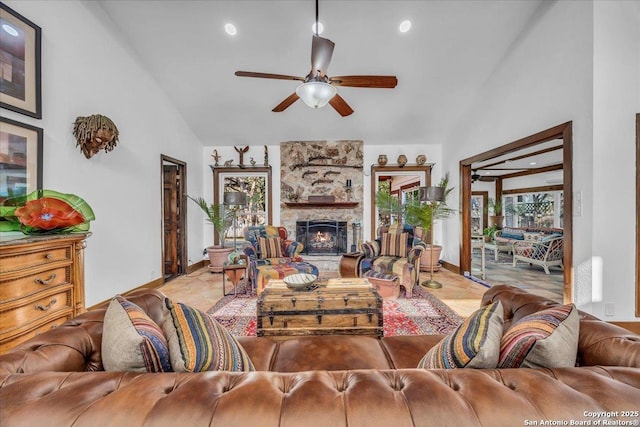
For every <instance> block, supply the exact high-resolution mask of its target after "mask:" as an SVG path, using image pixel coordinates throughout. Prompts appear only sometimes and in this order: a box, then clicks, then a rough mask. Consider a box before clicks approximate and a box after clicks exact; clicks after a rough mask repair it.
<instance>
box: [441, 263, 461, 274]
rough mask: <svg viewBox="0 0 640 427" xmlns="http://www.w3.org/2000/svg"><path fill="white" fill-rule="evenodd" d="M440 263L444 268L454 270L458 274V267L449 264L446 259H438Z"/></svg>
mask: <svg viewBox="0 0 640 427" xmlns="http://www.w3.org/2000/svg"><path fill="white" fill-rule="evenodd" d="M440 264H442V266H443V267H444V268H445V269H447V270H449V271H451V272H454V273H456V274H460V267H458V266H457V265H455V264H451V263H449V262H447V261H440Z"/></svg>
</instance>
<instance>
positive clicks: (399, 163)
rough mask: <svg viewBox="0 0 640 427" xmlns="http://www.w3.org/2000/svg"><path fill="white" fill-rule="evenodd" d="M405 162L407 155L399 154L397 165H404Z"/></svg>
mask: <svg viewBox="0 0 640 427" xmlns="http://www.w3.org/2000/svg"><path fill="white" fill-rule="evenodd" d="M406 164H407V156H405V155H404V154H400V155H399V156H398V166H400V167H404V165H406Z"/></svg>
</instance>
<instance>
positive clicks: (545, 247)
mask: <svg viewBox="0 0 640 427" xmlns="http://www.w3.org/2000/svg"><path fill="white" fill-rule="evenodd" d="M563 242H564V239H563V238H562V237H553V238H551V239H548V240H545V239H542V240H540V241H538V242H532V241H529V242H527V241H518V242H515V243H514V244H513V266H514V267H515V266H516V263H517V262H518V261H523V262H528V263H529V264H535V265H539V266H541V267H542V268H544V272H545V273H547V274H550V273H549V267H552V266H559V267H560V268H561V269H564V266H563V264H562V255H563Z"/></svg>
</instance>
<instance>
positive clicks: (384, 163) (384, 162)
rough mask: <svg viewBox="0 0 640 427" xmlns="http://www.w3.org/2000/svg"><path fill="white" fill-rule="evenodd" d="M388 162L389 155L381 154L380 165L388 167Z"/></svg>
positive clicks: (379, 157)
mask: <svg viewBox="0 0 640 427" xmlns="http://www.w3.org/2000/svg"><path fill="white" fill-rule="evenodd" d="M387 161H388V160H387V155H386V154H380V155H379V156H378V164H379V165H380V166H384V165H386V164H387Z"/></svg>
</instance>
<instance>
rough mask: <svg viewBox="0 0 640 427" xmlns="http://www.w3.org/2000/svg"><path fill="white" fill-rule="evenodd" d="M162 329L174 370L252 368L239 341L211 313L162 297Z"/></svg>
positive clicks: (198, 370) (240, 369) (196, 370)
mask: <svg viewBox="0 0 640 427" xmlns="http://www.w3.org/2000/svg"><path fill="white" fill-rule="evenodd" d="M165 305H166V310H165V313H164V315H165V316H164V323H163V325H162V327H163V329H164V333H165V335H166V336H167V341H168V342H169V352H170V355H171V366H172V367H173V370H174V371H176V372H203V371H253V370H255V369H254V367H253V363H252V362H251V359H249V355H248V354H247V352H246V351H245V350H244V348H242V345H240V343H239V342H238V341H237V340H236V339H235V338H234V337H233V336H232V335H231V334H230V333H229V331H227V330H226V329H225V328H224V327H223V326H222V325H220V324H219V323H218V322H217V321H216V320H215V319H214V318H213V317H211V316H209V315H208V314H207V313H205V312H203V311H201V310H198V309H197V308H193V307H189V306H188V305H185V304H182V303H176V304H174V303H173V302H172V301H171V300H170V299H169V298H165Z"/></svg>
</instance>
